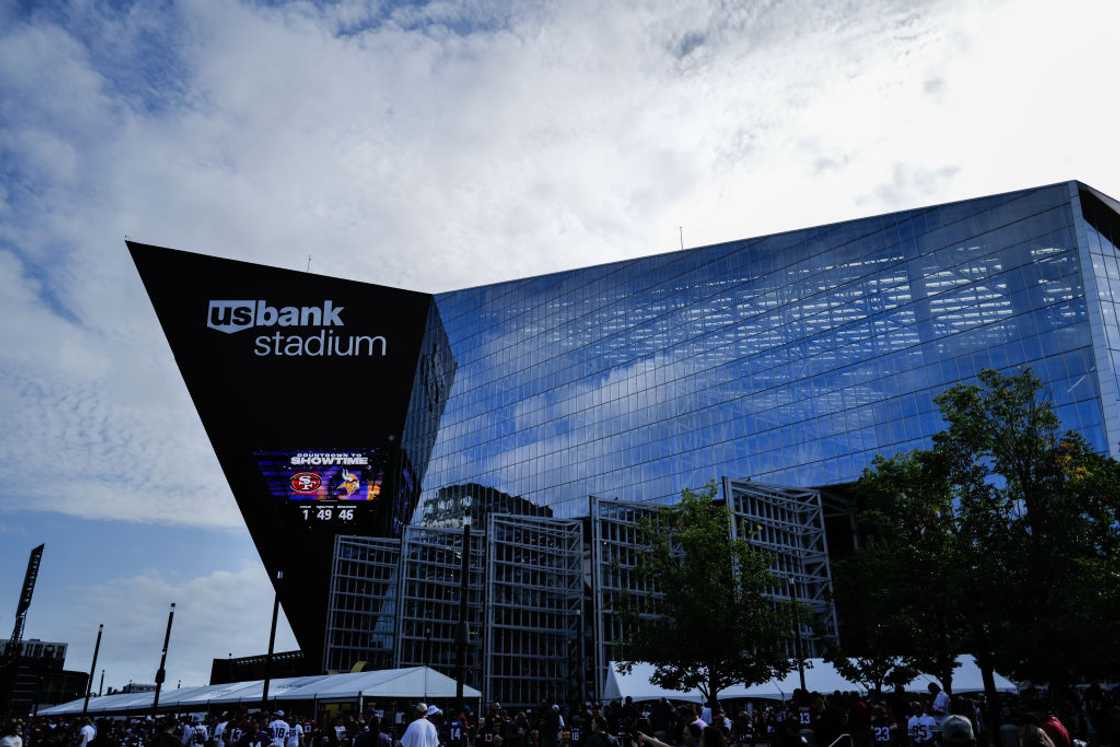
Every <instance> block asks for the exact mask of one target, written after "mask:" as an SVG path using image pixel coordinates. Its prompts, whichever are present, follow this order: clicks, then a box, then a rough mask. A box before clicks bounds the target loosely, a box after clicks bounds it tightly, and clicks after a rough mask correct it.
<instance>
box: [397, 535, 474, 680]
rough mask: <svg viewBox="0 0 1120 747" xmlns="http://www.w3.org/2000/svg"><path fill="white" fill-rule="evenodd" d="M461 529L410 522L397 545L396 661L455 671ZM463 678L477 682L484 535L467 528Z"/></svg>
mask: <svg viewBox="0 0 1120 747" xmlns="http://www.w3.org/2000/svg"><path fill="white" fill-rule="evenodd" d="M462 549H463V531H462V530H461V529H443V528H430V527H418V526H410V527H407V528H406V529H405V532H404V538H403V540H402V550H401V592H400V600H401V601H400V604H399V605H398V606H397V610H398V618H397V640H398V642H399V643H398V646H397V659H396V664H395V665H396V666H397V667H410V666H418V665H427V666H430V667H432V668H433V669H437V670H439V671H440V672H443V673H444V674H447V675H448V676H451V677H455V676H456V672H455V631H456V626H457V625H458V623H459V594H460V591H461V588H462V578H461V574H462V557H463V556H462ZM470 554H471V557H470V578H469V580H468V598H467V623H468V627H469V629H470V630H471V637H470V641H469V643H468V645H467V661H466V676H465V677H464V680H465V682H466V684H468V685H470V686H472V687H476V688H477V687H479V686H480V685H481V682H482V642H481V635H480V632H481V630H482V623H483V612H482V610H483V592H484V588H485V583H484V579H483V573H484V572H485V568H486V535H485V533H483V532H480V531H472V532H471V553H470Z"/></svg>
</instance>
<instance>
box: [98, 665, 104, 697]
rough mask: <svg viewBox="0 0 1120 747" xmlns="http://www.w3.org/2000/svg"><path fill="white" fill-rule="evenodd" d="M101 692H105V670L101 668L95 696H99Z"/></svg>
mask: <svg viewBox="0 0 1120 747" xmlns="http://www.w3.org/2000/svg"><path fill="white" fill-rule="evenodd" d="M103 692H105V670H104V669H102V670H101V684H100V685H98V687H97V697H99V698H100V697H101V694H102V693H103Z"/></svg>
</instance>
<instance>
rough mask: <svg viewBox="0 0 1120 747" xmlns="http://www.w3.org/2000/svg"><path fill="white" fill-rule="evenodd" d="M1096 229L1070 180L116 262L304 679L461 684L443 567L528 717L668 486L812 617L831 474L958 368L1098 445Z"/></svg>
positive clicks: (480, 643)
mask: <svg viewBox="0 0 1120 747" xmlns="http://www.w3.org/2000/svg"><path fill="white" fill-rule="evenodd" d="M1118 245H1120V203H1117V202H1116V201H1114V200H1112V199H1111V198H1109V197H1107V196H1106V195H1103V194H1101V193H1099V192H1098V191H1096V190H1094V189H1093V188H1091V187H1089V186H1087V185H1085V184H1082V183H1080V182H1076V181H1072V182H1062V183H1059V184H1053V185H1048V186H1043V187H1037V188H1031V189H1025V190H1021V191H1016V192H1011V193H1006V194H1000V195H994V196H989V197H982V198H977V199H972V200H967V201H963V202H956V203H951V204H945V205H938V206H933V207H924V208H918V209H913V210H907V211H903V212H898V213H892V214H889V215H881V216H875V217H869V218H863V219H859V220H852V221H847V222H843V223H837V224H832V225H827V226H821V227H815V228H807V229H802V230H797V231H790V232H786V233H781V234H775V235H770V236H763V237H758V238H751V239H744V240H741V241H733V242H728V243H723V244H718V245H713V246H706V247H700V248H694V249H687V250H682V251H675V252H670V253H665V254H658V255H654V256H649V257H643V258H639V259H632V260H626V261H621V262H614V263H610V264H604V265H598V266H594V267H589V268H583V269H576V270H571V271H567V272H561V273H555V274H550V275H544V276H539V277H532V278H525V279H519V280H512V281H508V282H503V283H497V284H494V285H487V286H483V287H478V288H468V289H463V290H458V291H453V292H448V293H440V294H434V295H433V294H427V293H422V292H415V291H411V290H402V289H396V288H389V287H385V286H379V285H372V284H366V283H358V282H354V281H349V280H343V279H336V278H328V277H323V276H318V275H313V274H310V273H302V272H296V271H291V270H284V269H279V268H273V267H265V266H260V265H253V264H248V263H243V262H237V261H232V260H225V259H218V258H213V257H208V256H203V255H199V254H193V253H188V252H182V251H177V250H173V249H167V248H162V247H154V246H149V245H143V244H138V243H134V242H129V249H130V251H131V253H132V256H133V259H134V261H135V263H136V266H137V268H138V270H139V273H140V276H141V279H142V280H143V282H144V284H145V286H146V288H147V291H148V294H149V296H150V298H151V301H152V304H153V306H154V308H155V311H156V314H157V316H158V317H159V320H160V323H161V325H162V326H163V329H164V331H165V333H166V336H167V339H168V341H169V344H170V346H171V349H172V352H173V353H174V356H175V358H176V361H177V363H178V365H179V367H180V370H181V372H182V374H183V377H184V381H185V383H186V386H187V388H188V390H189V392H190V394H191V396H192V398H193V400H194V403H195V405H196V407H197V409H198V412H199V415H200V417H201V419H202V422H203V425H204V426H205V428H206V431H207V434H208V436H209V438H210V440H211V442H212V445H213V447H214V450H215V453H216V454H217V457H218V459H219V462H220V463H221V466H222V469H223V471H224V472H225V475H226V478H227V479H228V481H229V484H230V486H231V489H232V492H233V494H234V496H235V498H236V500H237V502H238V505H239V507H240V509H241V512H242V514H243V516H244V518H245V521H246V524H247V527H248V529H249V531H250V533H251V535H252V537H253V539H254V542H255V543H256V545H257V548H258V550H259V552H260V555H261V558H262V561H263V562H264V564H265V567H266V568H267V569H268V572H269V575H270V577H271V578H272V579H273V582H274V584H275V585H276V588H277V593H278V594H279V597H280V600H281V603H282V604H283V606H284V610H285V613H286V615H287V617H288V620H289V621H290V623H291V625H292V629H293V631H294V633H295V635H296V638H297V640H298V642H299V644H300V648H301V650H302V652H303V655H302V658H301V661H302V662H304V664H303V665H304V666H305V668H306V669H307V670H308V671H307V673H312V672H321V671H349V670H351V669H353V668H354V667H355V666H358V667H368V668H370V669H375V668H390V667H397V668H400V667H409V666H420V665H427V666H431V667H433V668H435V669H437V670H440V671H442V672H444V673H447V674H451V675H454V673H455V641H456V631H457V622H458V619H459V618H458V608H459V600H460V588H461V587H463V586H466V588H467V589H468V590H469V591H468V600H467V601H468V610H469V621H470V625H469V627H470V631H469V632H470V637H469V645H468V655H467V669H466V681H467V682H468V684H470V685H471V686H474V687H477V688H478V689H479V690H480V691H481V692H482V693H483V698H484V700H486V701H489V702H493V701H500V702H502V703H503V704H536V703H540V702H543V701H545V700H553V701H558V700H573V699H577V700H581V701H582V700H586V699H591V698H593V697H596V696H598V695H600V694H601V693H600V690H601V688H602V686H603V682H604V681H605V675H606V674H607V669H608V663H609V662H610V661H612V660H614V659H618V658H619V656H620V654H621V652H622V645H623V642H624V633H623V631H622V628H621V619H620V617H619V615H618V613H617V603H618V600H619V599H620V597H621V596H622V595H625V594H641V593H648V591H649V590H647V589H639V588H635V585H634V583H633V580H632V576H631V574H630V573H629V570H630V569H632V568H633V564H634V558H635V557H636V555H637V554H638V553H640V552H641V546H640V544H639V543H638V541H637V526H638V522H639V521H640V520H641V518H642V517H643V516H644V515H647V514H648V513H649V512H650V511H651V510H652V509H653V508H654V507H656V506H658V505H664V504H667V503H671V502H673V501H674V500H675V499H676V498H677V497H678V496H679V495H680V494H681V491H682V490H684V489H686V488H697V487H701V486H703V485H705V484H708V483H715V484H716V485H717V486H718V489H719V491H720V498H721V500H724V501H726V502H727V504H728V506H729V507H730V508H731V510H732V514H733V516H734V519H735V520H734V522H733V524H732V526H731V527H730V528H729V531H731V532H737V531H741V528H742V527H743V526H744V525H749V526H751V527H761V528H762V531H761V532H760V533H757V534H756V533H752V537H753V539H752V541H755V542H759V543H763V544H765V546H766V547H767V548H768V549H770V550H771V551H773V553H774V558H775V561H774V562H775V568H774V570H775V572H776V574H777V575H778V576H779V577H781V578H783V579H784V580H785V581H786V582H787V583H786V584H785V585H784V590H783V591H782V592H780V593H781V594H786V595H789V596H791V597H794V598H797V599H799V600H801V601H803V602H805V603H806V604H808V605H810V606H811V607H814V608H815V609H816V611H817V612H818V613H819V614H820V615H821V616H822V617H823V618H825V619H828V618H831V619H832V627H833V631H832V632H833V633H834V632H835V629H836V627H837V626H838V625H839V626H840V627H841V628H842V617H843V615H842V611H840V621H839V623H838V622H837V620H836V612H835V611H834V610H832V609H831V606H830V605H831V603H830V601H829V593H828V591H829V586H830V583H831V581H830V558H835V557H836V556H837V555H838V554H840V555H842V554H843V553H845V552H847V551H849V550H850V548H851V547H852V545H853V523H852V521H851V511H850V505H851V500H852V494H851V489H850V487H849V486H850V485H851V484H852V483H853V482H854V481H855V480H857V479H858V477H859V475H860V474H861V472H862V470H863V469H864V468H865V467H867V466H868V465H869V464H870V462H871V460H872V458H873V457H874V456H875V455H876V454H880V453H883V454H891V453H895V452H898V451H902V450H908V449H913V448H918V447H923V446H926V445H928V444H929V443H930V438H931V436H932V435H933V434H934V433H936V432H937V431H938V430H939V429H940V428H941V427H942V422H941V420H940V417H939V415H938V412H937V409H936V406H935V404H934V401H933V399H934V397H935V396H936V395H937V394H939V393H940V392H942V391H944V390H945V389H946V388H948V387H949V386H952V385H953V384H956V383H958V382H967V381H970V380H973V379H974V378H975V377H976V375H977V374H978V373H979V372H980V371H981V370H982V369H985V368H994V369H1001V370H1017V369H1021V368H1025V367H1029V368H1031V369H1032V370H1033V371H1034V372H1035V374H1036V375H1037V376H1038V377H1039V378H1040V379H1041V380H1042V382H1043V384H1044V386H1045V390H1046V392H1047V395H1048V396H1049V397H1050V399H1051V400H1052V402H1053V405H1054V407H1055V411H1056V412H1057V413H1058V415H1059V416H1060V418H1061V419H1062V422H1063V425H1064V426H1065V427H1066V428H1069V429H1072V430H1076V431H1078V432H1079V433H1081V434H1082V435H1083V436H1084V437H1085V438H1086V439H1087V440H1088V442H1089V443H1090V444H1091V445H1092V446H1093V448H1095V449H1097V450H1098V451H1100V452H1102V453H1111V454H1113V455H1114V456H1120V399H1118V392H1120V321H1118V319H1120V250H1118V248H1117V247H1118ZM284 309H291V310H292V311H293V312H295V313H287V314H286V313H284ZM312 311H314V312H316V313H311V312H312ZM328 324H329V326H330V328H329V329H323V328H324V327H327V326H328ZM272 327H276V329H272ZM249 330H253V331H252V332H250V331H249ZM258 332H259V333H260V336H257V337H254V335H255V334H256V333H258ZM328 338H329V339H328ZM293 339H294V340H296V342H298V345H293V346H292V347H291V348H289V342H287V341H290V340H293ZM262 340H263V341H265V342H264V343H263V344H262V343H261V342H260V341H262ZM342 340H349V341H350V342H349V343H347V342H341V341H342ZM280 341H285V342H284V343H283V344H281V342H280ZM354 341H359V342H358V344H357V345H355V344H354ZM316 342H317V343H318V345H317V346H315V347H314V348H313V347H312V343H316ZM274 343H275V344H274ZM328 343H329V344H328ZM312 349H315V350H317V351H318V353H316V354H312V353H311V352H310V350H312ZM289 351H290V352H289ZM359 351H360V352H359ZM312 467H314V468H312ZM357 498H361V499H362V500H357ZM468 518H469V522H467V523H469V529H467V531H468V532H469V537H470V550H469V552H467V553H466V554H467V555H468V558H467V559H466V563H463V562H462V561H463V557H462V556H463V554H464V547H463V544H464V537H465V536H468V535H466V534H465V532H464V523H465V522H464V519H468ZM464 566H465V567H467V568H468V578H467V579H465V583H464V579H463V578H462V573H463V572H462V570H461V569H462V568H463V567H464ZM804 632H805V635H806V636H807V637H809V635H810V633H811V631H808V630H806V631H804ZM809 643H810V644H811V643H812V641H811V640H810V641H809Z"/></svg>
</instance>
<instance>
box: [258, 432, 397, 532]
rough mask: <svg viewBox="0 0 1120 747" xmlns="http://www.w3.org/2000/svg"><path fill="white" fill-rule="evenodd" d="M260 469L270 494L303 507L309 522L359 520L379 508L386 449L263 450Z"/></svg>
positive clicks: (383, 481)
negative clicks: (358, 516) (359, 514)
mask: <svg viewBox="0 0 1120 747" xmlns="http://www.w3.org/2000/svg"><path fill="white" fill-rule="evenodd" d="M256 459H257V467H258V469H260V473H261V477H262V478H264V481H265V484H266V485H267V490H268V493H269V494H270V495H272V496H273V497H274V498H277V499H279V500H281V501H283V502H285V503H288V504H292V505H300V504H302V506H301V508H302V510H303V513H304V518H305V519H309V520H328V521H329V520H335V519H337V520H342V521H347V520H349V519H353V518H354V510H355V509H359V510H361V509H363V508H365V507H374V506H376V505H377V504H378V502H379V500H380V499H381V494H382V489H383V486H384V483H385V466H386V465H385V461H386V459H385V452H384V450H381V449H350V450H321V451H311V450H306V449H303V450H284V451H259V452H257V454H256Z"/></svg>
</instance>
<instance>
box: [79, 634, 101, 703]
mask: <svg viewBox="0 0 1120 747" xmlns="http://www.w3.org/2000/svg"><path fill="white" fill-rule="evenodd" d="M104 629H105V626H104V625H98V626H97V642H96V643H94V644H93V663H92V664H90V665H89V679H88V680H86V699H85V701H84V702H83V703H82V718H85V715H86V713H87V712H88V711H89V694H90V692H91V691H92V690H93V675H94V674H96V673H97V654H98V652H100V651H101V631H102V630H104ZM101 680H102V682H104V681H105V675H104V674H102V675H101Z"/></svg>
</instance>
